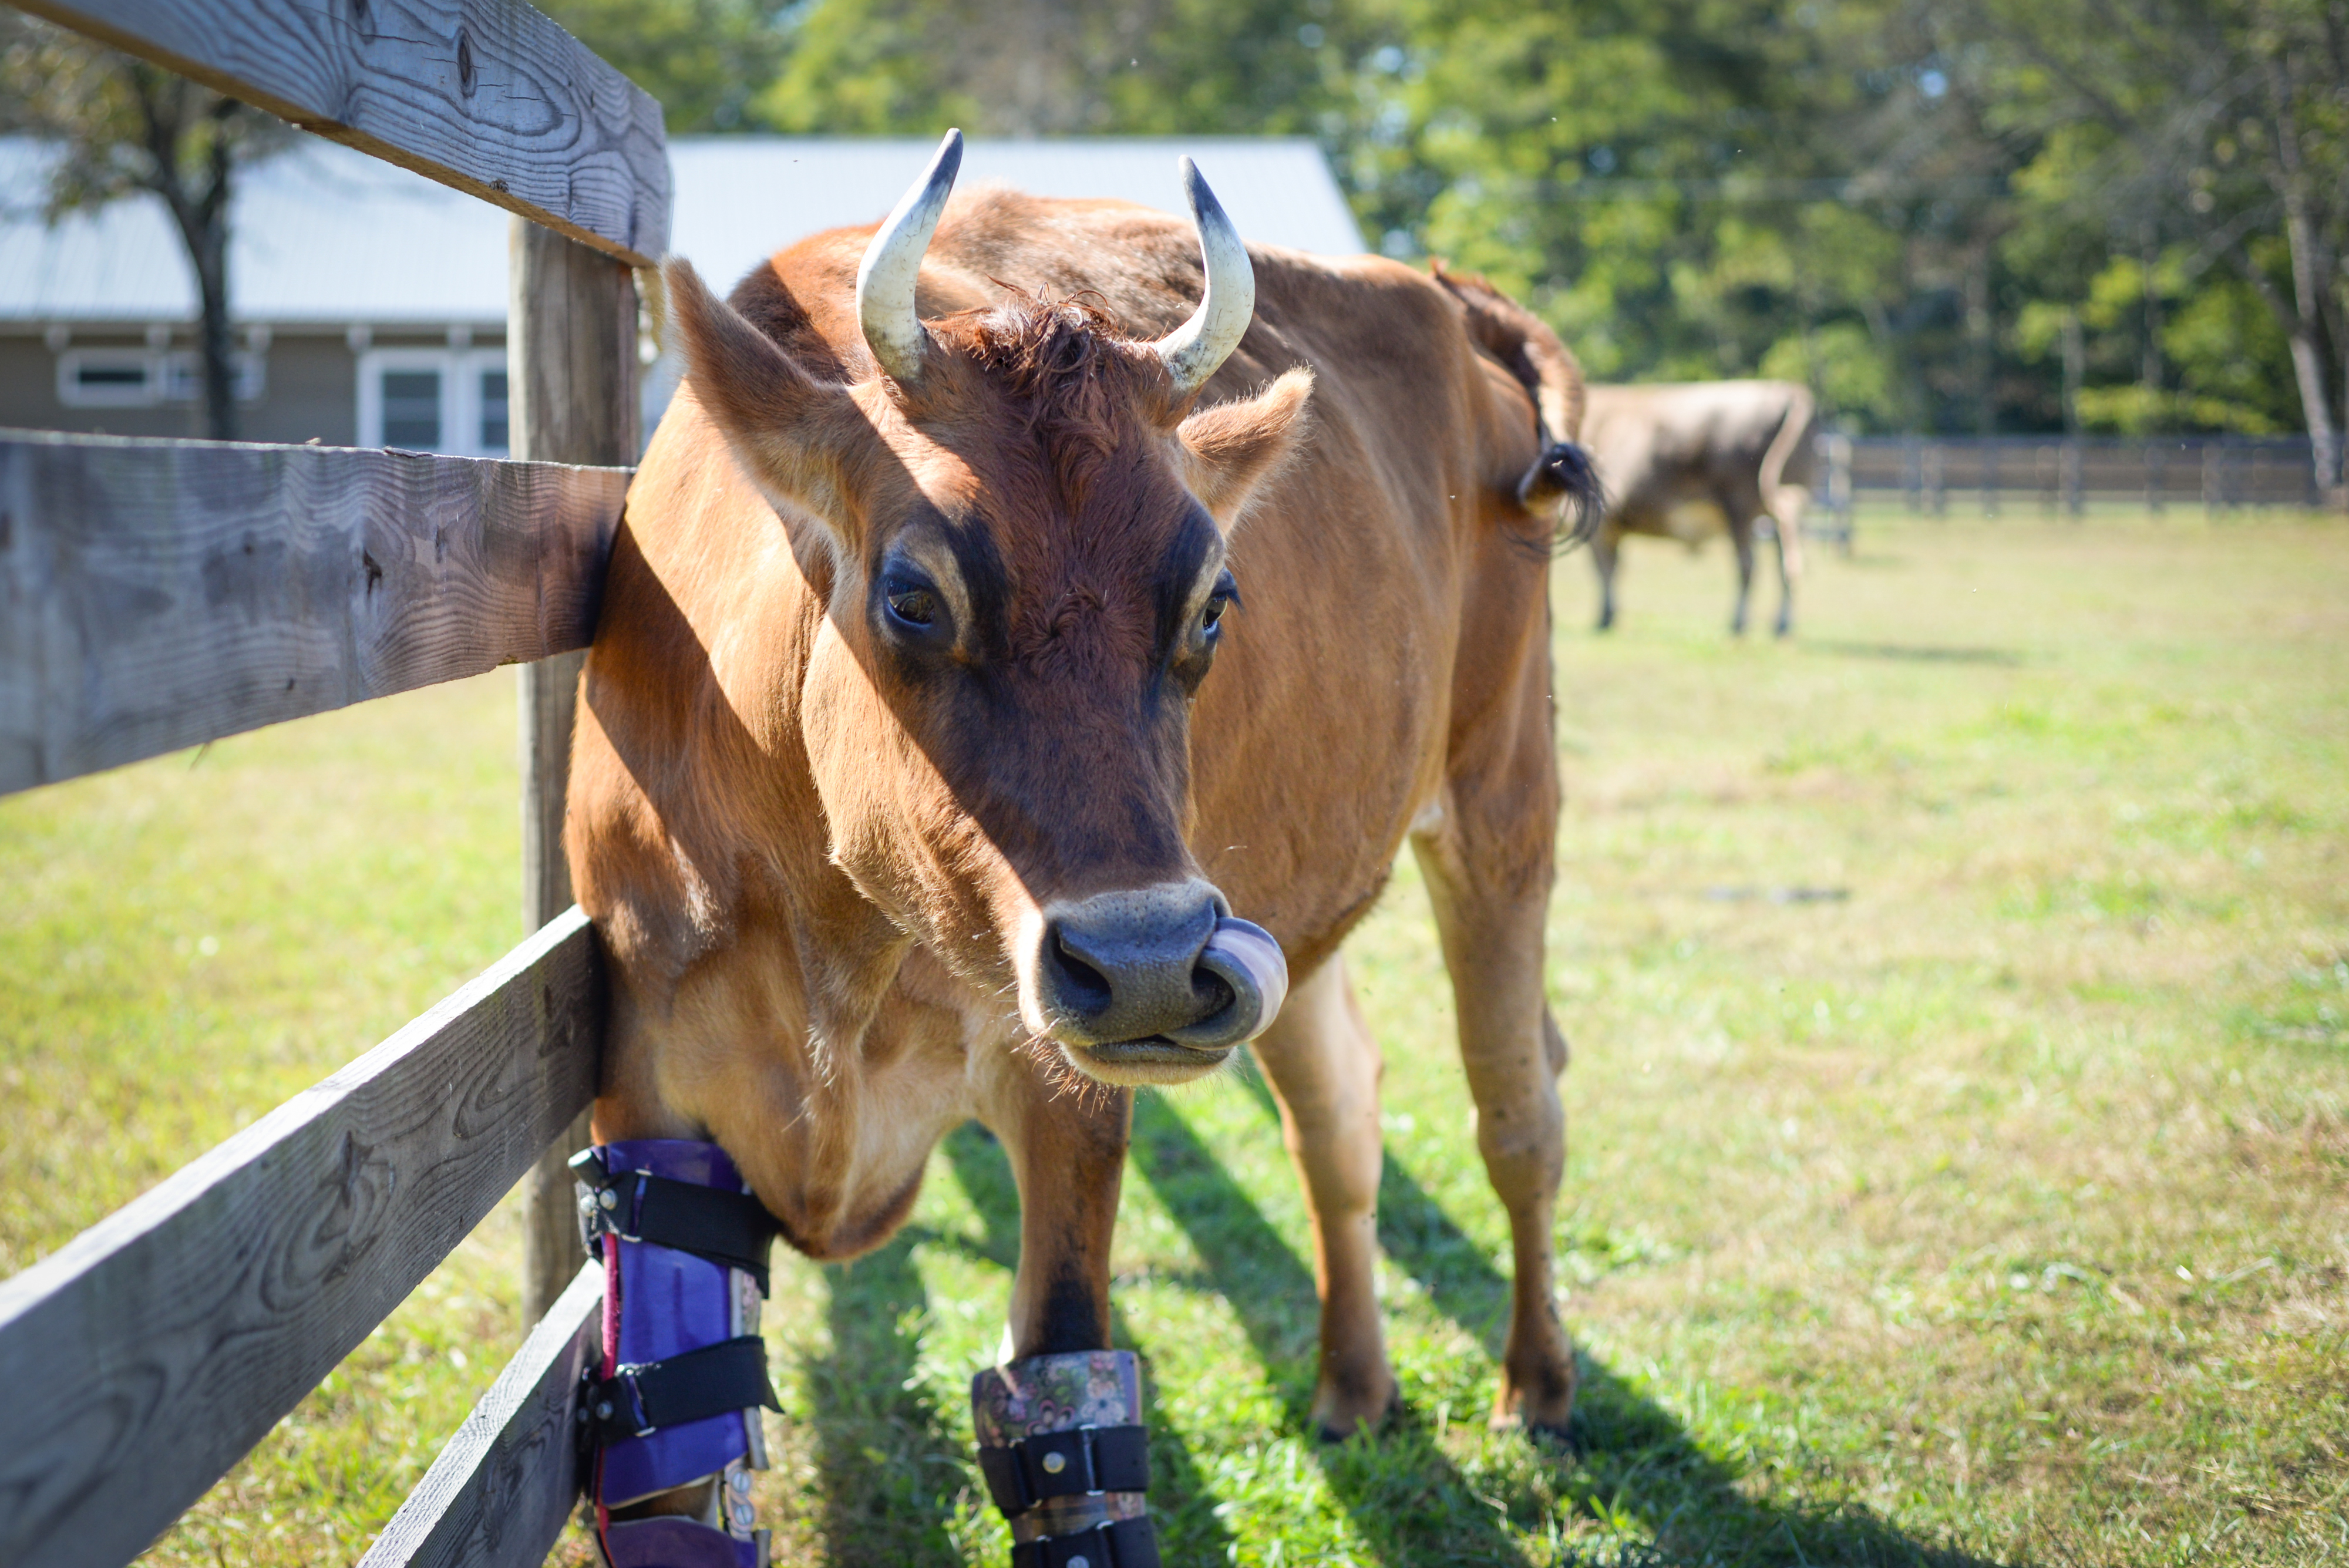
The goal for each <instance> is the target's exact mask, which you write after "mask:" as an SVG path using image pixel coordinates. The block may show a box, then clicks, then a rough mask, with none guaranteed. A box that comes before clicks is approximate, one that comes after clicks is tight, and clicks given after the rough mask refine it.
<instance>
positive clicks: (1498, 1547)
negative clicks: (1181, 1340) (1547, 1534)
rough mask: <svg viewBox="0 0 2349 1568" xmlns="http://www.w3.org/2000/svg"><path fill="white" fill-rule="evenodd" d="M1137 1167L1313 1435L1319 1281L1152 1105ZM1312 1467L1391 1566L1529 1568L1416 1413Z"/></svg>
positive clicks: (1184, 1127) (1189, 1135)
mask: <svg viewBox="0 0 2349 1568" xmlns="http://www.w3.org/2000/svg"><path fill="white" fill-rule="evenodd" d="M1132 1159H1133V1164H1134V1165H1135V1166H1136V1167H1137V1168H1139V1169H1140V1170H1141V1171H1142V1174H1143V1177H1144V1178H1145V1179H1147V1180H1148V1181H1149V1182H1150V1185H1151V1187H1152V1189H1154V1190H1155V1191H1156V1193H1157V1194H1158V1199H1159V1201H1160V1202H1161V1203H1163V1204H1164V1205H1165V1206H1166V1210H1167V1212H1168V1213H1170V1214H1172V1215H1173V1216H1174V1220H1175V1223H1177V1224H1179V1225H1180V1226H1182V1227H1183V1230H1184V1233H1185V1235H1187V1236H1188V1237H1189V1238H1190V1241H1191V1246H1192V1249H1193V1250H1194V1251H1196V1252H1197V1253H1198V1254H1199V1261H1200V1262H1202V1263H1203V1264H1205V1265H1206V1271H1207V1273H1208V1275H1209V1277H1210V1279H1211V1280H1212V1282H1214V1284H1215V1287H1216V1289H1217V1290H1218V1291H1220V1292H1221V1293H1223V1295H1224V1297H1225V1298H1226V1300H1228V1301H1229V1302H1230V1303H1232V1307H1233V1310H1234V1311H1236V1312H1237V1313H1238V1314H1239V1317H1240V1323H1241V1325H1242V1326H1243V1327H1244V1328H1245V1329H1246V1330H1247V1336H1248V1343H1249V1344H1250V1345H1251V1346H1253V1347H1254V1348H1255V1351H1256V1354H1257V1359H1258V1360H1259V1361H1261V1362H1262V1363H1263V1364H1264V1368H1265V1371H1266V1372H1267V1374H1268V1376H1270V1377H1271V1378H1272V1381H1273V1384H1274V1386H1275V1388H1276V1389H1277V1390H1278V1394H1279V1396H1280V1400H1281V1404H1282V1406H1283V1407H1284V1408H1285V1410H1286V1412H1287V1414H1288V1423H1289V1425H1290V1427H1291V1428H1294V1429H1296V1430H1298V1431H1299V1433H1300V1434H1302V1433H1304V1432H1305V1431H1306V1430H1307V1428H1308V1426H1309V1421H1310V1405H1311V1402H1312V1395H1313V1376H1314V1352H1315V1349H1316V1344H1317V1336H1318V1330H1319V1316H1320V1309H1319V1302H1318V1300H1317V1298H1316V1297H1315V1295H1314V1291H1313V1276H1312V1275H1311V1273H1310V1272H1308V1271H1307V1270H1306V1268H1305V1265H1304V1264H1302V1263H1301V1262H1299V1261H1298V1259H1297V1254H1296V1253H1295V1252H1294V1251H1290V1249H1289V1247H1288V1244H1287V1243H1286V1242H1284V1241H1282V1240H1281V1239H1280V1236H1279V1233H1278V1232H1277V1231H1274V1230H1273V1228H1272V1226H1271V1224H1270V1223H1269V1222H1268V1221H1267V1220H1266V1219H1265V1217H1264V1215H1263V1213H1262V1211H1261V1210H1258V1209H1257V1206H1256V1204H1255V1202H1254V1201H1253V1200H1251V1199H1249V1198H1248V1196H1247V1194H1246V1193H1245V1192H1243V1191H1241V1190H1240V1189H1239V1185H1238V1183H1237V1182H1235V1181H1234V1180H1233V1179H1231V1176H1230V1175H1229V1174H1228V1173H1227V1172H1226V1170H1225V1169H1224V1168H1223V1166H1222V1165H1221V1164H1220V1163H1219V1162H1218V1161H1217V1160H1216V1158H1215V1156H1214V1154H1213V1153H1212V1152H1211V1151H1210V1150H1209V1149H1208V1148H1207V1147H1206V1145H1205V1144H1203V1143H1201V1142H1200V1141H1199V1137H1198V1135H1197V1134H1195V1133H1194V1132H1193V1131H1192V1130H1191V1127H1190V1124H1189V1123H1187V1122H1185V1120H1184V1119H1183V1118H1182V1116H1180V1115H1178V1114H1177V1113H1176V1112H1175V1111H1174V1108H1173V1107H1172V1106H1168V1105H1167V1104H1166V1102H1165V1101H1164V1100H1163V1099H1161V1098H1159V1097H1158V1096H1155V1095H1143V1096H1139V1097H1137V1098H1136V1100H1135V1102H1134V1107H1133V1155H1132ZM1314 1458H1315V1459H1317V1461H1318V1462H1319V1465H1320V1467H1321V1473H1322V1476H1323V1478H1324V1479H1325V1480H1327V1481H1328V1482H1329V1486H1330V1491H1331V1492H1332V1493H1334V1494H1335V1495H1336V1496H1337V1498H1338V1500H1339V1501H1340V1502H1342V1503H1343V1504H1344V1505H1345V1507H1346V1509H1347V1511H1349V1512H1350V1513H1351V1514H1352V1515H1353V1516H1354V1524H1355V1528H1356V1529H1358V1530H1359V1531H1361V1533H1362V1536H1363V1539H1364V1541H1365V1542H1367V1544H1368V1545H1369V1546H1370V1549H1371V1551H1372V1552H1375V1553H1376V1554H1377V1556H1378V1558H1379V1560H1380V1561H1381V1562H1383V1563H1392V1564H1395V1565H1397V1568H1402V1564H1407V1563H1408V1564H1419V1563H1479V1564H1484V1563H1490V1564H1509V1565H1516V1568H1521V1565H1522V1564H1524V1563H1526V1556H1525V1554H1524V1553H1523V1552H1521V1551H1519V1550H1518V1548H1517V1544H1516V1541H1515V1540H1514V1539H1513V1538H1512V1537H1511V1536H1510V1534H1509V1532H1507V1531H1506V1530H1504V1529H1502V1528H1501V1526H1500V1524H1499V1522H1498V1521H1496V1520H1495V1517H1494V1506H1493V1504H1492V1503H1491V1502H1489V1501H1485V1499H1483V1498H1481V1497H1479V1496H1478V1495H1477V1494H1476V1492H1475V1489H1474V1488H1472V1487H1471V1486H1470V1485H1469V1483H1468V1481H1467V1480H1466V1479H1465V1478H1464V1477H1463V1476H1462V1475H1461V1474H1460V1471H1459V1469H1458V1468H1457V1467H1456V1466H1454V1464H1453V1462H1452V1460H1451V1459H1450V1457H1449V1456H1448V1455H1446V1454H1445V1453H1444V1450H1443V1449H1442V1448H1440V1447H1439V1446H1438V1445H1437V1443H1436V1441H1435V1434H1434V1432H1433V1429H1432V1428H1429V1427H1428V1426H1427V1425H1426V1423H1425V1422H1424V1421H1423V1420H1421V1419H1418V1418H1417V1417H1415V1416H1414V1415H1413V1413H1412V1412H1408V1411H1406V1412H1404V1413H1402V1415H1401V1416H1400V1417H1397V1418H1396V1419H1395V1420H1393V1421H1391V1422H1389V1423H1388V1425H1387V1426H1386V1428H1384V1429H1382V1430H1381V1431H1380V1432H1378V1433H1376V1434H1362V1435H1360V1436H1358V1437H1356V1438H1354V1439H1353V1440H1352V1441H1350V1442H1347V1443H1343V1444H1332V1445H1329V1446H1326V1447H1318V1448H1316V1449H1314ZM1513 1512H1514V1510H1513ZM1528 1522H1530V1521H1528Z"/></svg>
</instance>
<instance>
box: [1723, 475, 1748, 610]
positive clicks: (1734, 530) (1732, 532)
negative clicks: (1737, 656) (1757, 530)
mask: <svg viewBox="0 0 2349 1568" xmlns="http://www.w3.org/2000/svg"><path fill="white" fill-rule="evenodd" d="M1723 510H1724V511H1726V510H1727V508H1726V507H1724V508H1723ZM1729 543H1730V545H1731V547H1732V548H1733V549H1734V550H1735V551H1736V552H1737V607H1736V608H1735V609H1734V610H1733V611H1732V612H1731V613H1730V617H1729V631H1730V635H1731V636H1733V637H1744V635H1745V613H1746V610H1747V608H1748V607H1750V606H1751V605H1752V604H1753V602H1754V514H1753V513H1751V512H1730V513H1729Z"/></svg>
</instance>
